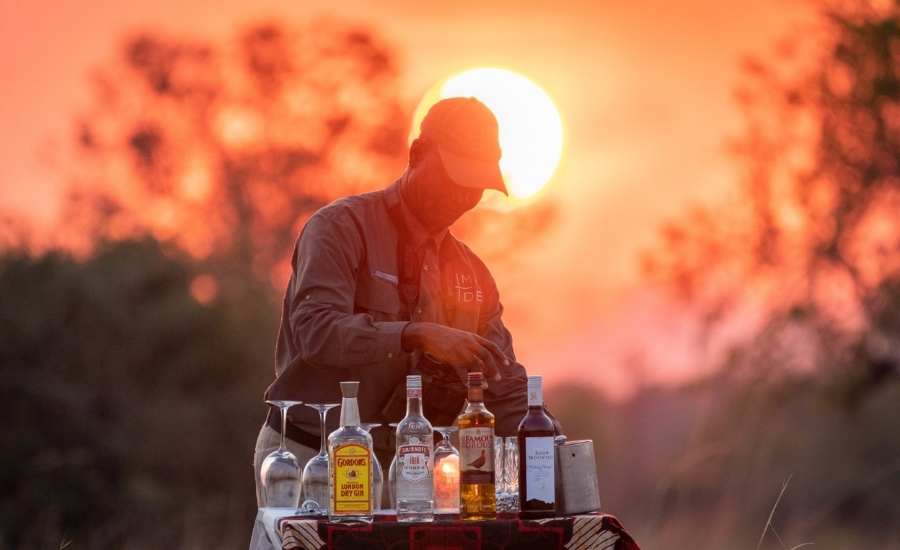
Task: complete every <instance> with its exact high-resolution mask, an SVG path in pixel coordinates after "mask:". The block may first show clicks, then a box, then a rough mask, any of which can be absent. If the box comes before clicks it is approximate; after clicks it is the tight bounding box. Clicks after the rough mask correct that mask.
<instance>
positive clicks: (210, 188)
mask: <svg viewBox="0 0 900 550" xmlns="http://www.w3.org/2000/svg"><path fill="white" fill-rule="evenodd" d="M397 82H398V69H397V67H396V66H395V62H394V56H393V53H392V51H391V50H390V49H388V47H387V46H386V45H384V44H382V43H381V42H379V40H377V39H376V37H375V36H374V35H373V34H372V33H371V32H370V31H369V30H368V29H366V28H365V27H359V26H354V25H350V24H348V23H344V22H341V21H336V20H331V19H322V20H318V21H315V22H313V23H310V24H307V25H304V26H298V27H290V26H287V25H285V24H283V23H281V22H276V21H272V22H263V23H257V24H253V25H249V26H246V27H243V28H241V29H240V30H239V31H238V32H237V33H236V36H234V37H233V38H231V39H228V40H225V41H221V42H210V41H206V40H200V39H188V38H181V37H170V36H162V35H159V34H157V33H153V32H144V33H136V34H133V35H130V36H128V37H127V38H126V39H125V40H124V42H123V43H122V47H121V50H120V53H119V57H118V58H117V59H116V60H114V61H113V62H110V63H107V64H105V65H103V66H102V67H100V68H98V69H97V70H96V71H95V72H94V73H93V74H92V78H91V84H92V87H91V91H92V100H91V104H90V105H89V107H88V108H86V109H85V110H84V111H83V112H82V113H81V114H80V115H79V116H78V117H77V122H76V150H75V153H74V162H73V164H72V166H71V167H66V171H67V172H68V173H69V174H68V175H69V178H70V179H71V182H72V185H71V188H70V195H69V198H68V201H67V203H66V204H67V206H66V212H65V213H64V215H63V216H62V220H61V222H62V223H61V224H62V226H63V227H62V229H63V230H64V233H63V234H64V235H65V238H64V239H60V240H61V244H62V245H63V246H66V247H67V248H75V249H77V250H82V249H86V248H89V247H90V245H91V244H92V243H93V242H94V241H95V240H96V239H98V238H112V239H117V238H125V237H128V236H130V235H134V234H139V233H143V232H149V233H151V234H152V235H154V236H155V237H156V238H157V239H159V240H162V241H167V242H174V243H175V244H177V245H178V246H179V247H181V248H183V249H185V250H187V251H188V252H190V253H191V254H192V255H193V256H195V257H198V258H209V257H213V258H216V259H218V260H220V261H227V262H228V270H231V271H233V270H241V271H246V272H247V275H248V276H254V277H261V278H269V277H273V280H275V281H277V282H278V283H279V284H280V283H283V282H284V281H285V280H286V272H285V271H286V269H288V266H287V265H286V260H287V259H288V257H289V255H290V248H291V244H292V243H293V241H294V239H295V238H296V236H297V234H298V232H299V230H300V228H301V227H302V225H303V223H304V222H305V220H306V217H307V216H308V215H309V214H311V213H312V212H313V211H314V210H315V209H317V208H318V207H320V206H322V205H323V204H325V203H327V202H330V201H331V200H333V199H335V198H337V197H338V196H341V195H345V194H350V193H355V192H361V191H369V190H372V189H375V188H378V187H382V186H383V185H385V183H386V182H388V181H390V178H392V177H394V176H395V174H397V173H399V171H400V169H401V168H402V166H403V163H404V161H405V153H406V136H407V132H408V126H407V122H406V120H407V116H406V113H407V108H406V106H405V105H403V104H402V103H401V102H400V100H399V99H398V97H399V94H398V90H397ZM276 269H277V271H276Z"/></svg>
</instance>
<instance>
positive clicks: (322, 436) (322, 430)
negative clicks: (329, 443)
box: [319, 409, 328, 456]
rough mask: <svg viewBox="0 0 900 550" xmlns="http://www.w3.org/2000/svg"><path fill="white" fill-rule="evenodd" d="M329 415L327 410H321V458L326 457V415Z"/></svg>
mask: <svg viewBox="0 0 900 550" xmlns="http://www.w3.org/2000/svg"><path fill="white" fill-rule="evenodd" d="M327 413H328V410H327V409H319V435H320V440H319V441H320V442H319V455H321V456H325V415H326V414H327Z"/></svg>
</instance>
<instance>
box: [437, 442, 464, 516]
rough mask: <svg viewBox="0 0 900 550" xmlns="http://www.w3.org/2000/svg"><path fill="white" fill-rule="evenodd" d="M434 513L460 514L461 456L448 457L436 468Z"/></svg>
mask: <svg viewBox="0 0 900 550" xmlns="http://www.w3.org/2000/svg"><path fill="white" fill-rule="evenodd" d="M434 512H435V513H436V514H458V513H459V455H455V454H454V455H447V456H444V457H442V458H441V459H440V461H439V462H438V463H437V464H436V465H435V468H434Z"/></svg>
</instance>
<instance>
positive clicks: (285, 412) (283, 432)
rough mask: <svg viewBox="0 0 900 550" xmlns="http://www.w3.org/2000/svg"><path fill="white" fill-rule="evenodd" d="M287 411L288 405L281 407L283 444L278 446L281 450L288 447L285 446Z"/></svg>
mask: <svg viewBox="0 0 900 550" xmlns="http://www.w3.org/2000/svg"><path fill="white" fill-rule="evenodd" d="M287 413H288V407H284V406H282V407H281V446H280V447H279V448H278V449H279V450H281V451H284V450H285V449H286V447H285V446H284V434H285V432H287Z"/></svg>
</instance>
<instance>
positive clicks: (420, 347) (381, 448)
mask: <svg viewBox="0 0 900 550" xmlns="http://www.w3.org/2000/svg"><path fill="white" fill-rule="evenodd" d="M499 160H500V146H499V141H498V125H497V120H496V118H495V117H494V115H493V114H492V113H491V111H490V110H489V109H488V108H487V107H486V106H485V105H484V104H482V103H481V102H479V101H478V100H476V99H475V98H462V97H457V98H450V99H445V100H442V101H440V102H438V103H436V104H435V105H434V106H433V107H432V108H431V109H430V110H429V112H428V113H427V115H426V116H425V118H424V119H423V121H422V124H421V127H420V135H419V136H418V138H416V139H415V140H414V141H413V143H412V144H411V146H410V150H409V163H408V166H407V168H406V170H405V171H404V173H403V174H402V175H401V176H400V177H399V178H398V179H397V180H396V181H395V182H393V183H392V184H391V185H390V186H388V187H387V188H386V189H383V190H380V191H376V192H372V193H366V194H363V195H357V196H351V197H345V198H342V199H339V200H337V201H335V202H333V203H331V204H329V205H328V206H325V207H323V208H322V209H320V210H319V211H317V212H316V213H315V214H314V215H313V216H312V217H311V218H310V219H309V221H308V222H307V223H306V226H305V227H304V228H303V230H302V232H301V234H300V237H299V239H298V240H297V244H296V248H295V250H294V255H293V259H292V264H293V274H292V276H291V279H290V282H289V283H288V287H287V291H286V293H285V297H284V305H283V310H282V318H281V328H280V329H279V332H278V340H277V343H276V348H275V372H276V378H275V381H274V382H272V384H271V385H270V386H269V388H268V390H267V391H266V398H267V399H292V400H302V401H304V402H307V403H327V402H340V390H339V384H338V382H340V381H341V380H359V381H360V382H361V384H360V394H359V399H358V401H359V408H360V415H361V418H362V420H363V421H365V422H381V423H388V422H397V421H399V420H400V419H401V418H402V416H403V414H404V410H405V387H404V380H405V376H406V375H407V374H410V373H416V374H421V375H422V376H423V394H424V395H423V405H424V408H425V415H426V416H427V417H428V419H429V420H430V421H431V423H432V424H433V425H436V426H439V425H448V424H451V423H453V421H454V420H455V418H456V416H457V414H458V413H459V412H460V410H461V409H462V407H463V404H464V400H465V396H466V389H465V386H464V384H465V377H466V372H467V371H469V370H479V371H482V372H484V373H485V376H486V379H487V380H488V381H489V387H488V389H487V391H486V392H485V402H486V405H487V407H488V409H489V410H490V411H491V412H492V413H493V414H494V415H495V416H496V419H497V428H496V430H497V434H498V435H513V434H515V432H516V428H517V426H518V423H519V421H520V420H521V418H522V417H523V416H524V414H525V412H526V410H527V395H526V375H525V369H524V367H523V366H522V365H520V364H519V363H517V362H516V357H515V354H514V353H513V347H512V338H511V336H510V333H509V331H508V330H507V329H506V327H505V326H504V325H503V321H502V320H501V315H502V312H503V307H502V306H501V304H500V299H499V295H498V292H497V286H496V285H495V283H494V280H493V278H492V277H491V274H490V272H489V271H488V269H487V267H486V266H485V265H484V263H482V261H481V260H480V259H479V258H478V257H477V256H476V255H475V254H474V253H473V252H472V251H471V250H470V249H469V248H467V247H466V246H465V245H464V244H463V243H461V242H460V241H458V240H457V239H456V238H455V237H454V236H453V235H452V234H451V233H450V232H449V231H448V228H449V226H450V225H451V224H453V222H455V221H456V220H457V219H458V218H459V217H460V216H462V215H463V214H464V213H465V212H467V211H469V210H471V209H472V208H474V207H475V205H477V204H478V202H479V201H480V200H481V197H482V194H483V193H484V191H485V190H486V189H495V190H498V191H501V192H503V193H506V187H505V184H504V182H503V178H502V176H501V174H500V169H499V166H498V162H499ZM278 418H279V417H278V410H277V409H273V410H270V411H269V414H268V417H267V420H266V423H265V424H264V425H263V427H262V429H261V431H260V433H259V437H258V439H257V444H256V454H255V457H254V465H255V472H256V481H257V497H258V500H259V503H260V505H264V502H263V501H264V498H263V495H262V493H261V491H260V489H259V467H260V464H261V462H262V460H263V458H265V456H266V455H267V454H268V453H269V452H271V451H272V450H273V449H275V448H276V447H277V446H278V442H279V437H280V435H279V434H280V431H281V425H280V423H279V421H278ZM336 424H337V415H332V417H331V418H330V419H329V427H328V430H329V431H330V430H332V429H333V428H334V427H335V426H336ZM286 436H287V444H288V447H289V449H291V450H292V451H293V452H294V454H295V455H297V457H298V460H299V461H300V464H301V466H302V465H303V464H305V462H306V461H307V460H308V459H309V458H310V457H312V456H313V455H315V454H316V452H317V451H318V447H319V421H318V417H317V415H316V413H315V412H314V411H312V410H311V409H309V408H307V407H294V408H293V409H292V410H291V414H290V415H289V421H288V428H287V433H286ZM391 436H392V434H390V433H389V431H388V430H375V431H374V432H373V437H374V439H375V446H376V452H377V453H378V455H379V458H381V459H382V464H388V463H389V462H390V457H391V455H392V454H393V446H392V439H391ZM320 504H321V503H320Z"/></svg>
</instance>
